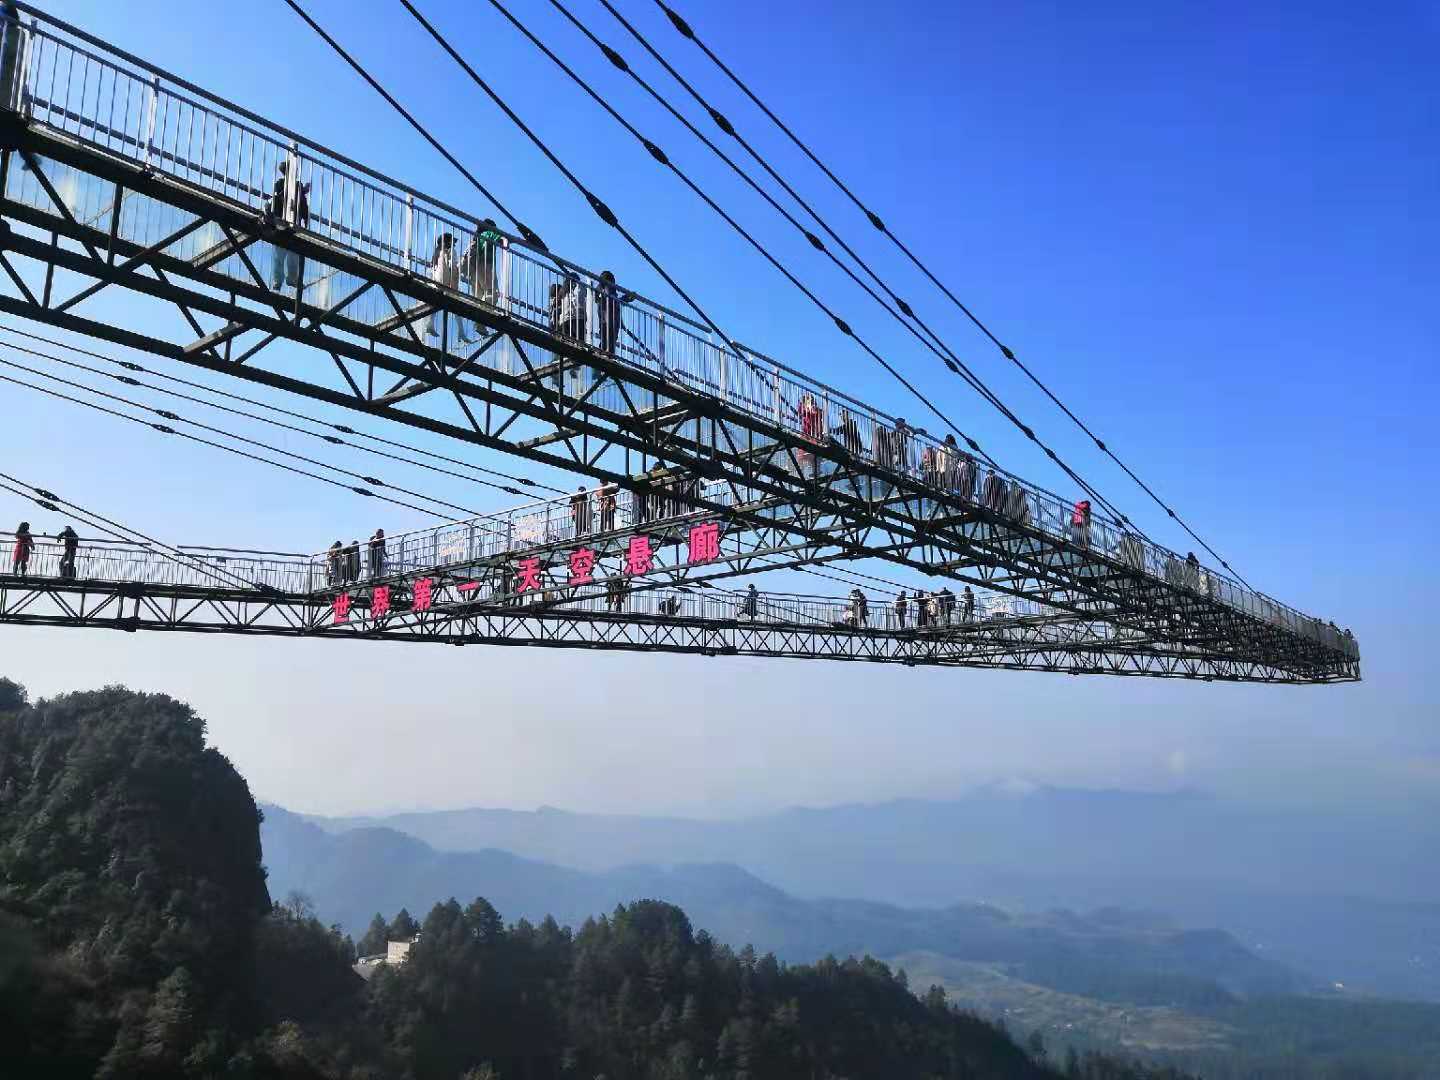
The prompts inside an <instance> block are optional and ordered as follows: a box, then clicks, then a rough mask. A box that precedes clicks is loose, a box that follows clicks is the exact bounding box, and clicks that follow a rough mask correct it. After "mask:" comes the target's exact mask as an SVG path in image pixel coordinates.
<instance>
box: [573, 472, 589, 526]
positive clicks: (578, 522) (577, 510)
mask: <svg viewBox="0 0 1440 1080" xmlns="http://www.w3.org/2000/svg"><path fill="white" fill-rule="evenodd" d="M570 521H571V522H572V523H573V524H574V526H575V535H576V537H577V538H578V537H581V536H585V535H586V534H587V533H589V532H590V496H589V494H588V493H587V492H586V491H585V485H584V484H581V485H580V486H579V487H578V488H577V489H576V490H575V494H574V495H571V496H570Z"/></svg>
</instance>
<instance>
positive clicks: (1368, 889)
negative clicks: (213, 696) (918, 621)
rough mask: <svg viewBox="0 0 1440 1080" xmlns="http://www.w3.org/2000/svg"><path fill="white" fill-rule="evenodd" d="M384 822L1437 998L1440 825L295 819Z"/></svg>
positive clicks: (1064, 793) (1048, 810) (449, 843)
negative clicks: (1130, 932)
mask: <svg viewBox="0 0 1440 1080" xmlns="http://www.w3.org/2000/svg"><path fill="white" fill-rule="evenodd" d="M308 820H310V821H311V822H312V823H314V824H317V825H319V826H321V827H322V828H323V829H324V830H326V831H328V832H332V833H343V832H345V831H347V830H350V829H354V828H356V827H371V826H383V827H387V828H392V829H396V830H398V831H401V832H403V833H406V834H408V835H410V836H413V837H416V838H417V839H420V840H422V841H424V842H426V843H427V844H429V845H431V846H432V847H433V848H435V849H437V850H439V851H442V852H465V851H476V850H481V849H498V850H502V851H507V852H511V853H513V854H516V855H519V856H522V857H525V858H529V859H536V860H541V861H544V862H547V863H551V864H555V865H557V866H560V867H568V868H571V869H576V870H582V871H588V872H598V873H607V872H610V871H612V870H615V869H617V868H620V867H625V866H630V865H634V864H645V865H652V866H659V867H665V866H675V865H678V864H690V863H730V864H735V865H738V866H743V867H744V868H745V869H746V870H748V871H750V872H751V873H753V874H755V875H756V876H757V877H759V878H760V879H761V880H763V881H766V882H771V883H773V884H774V885H775V886H776V887H778V888H780V889H783V890H784V891H785V892H787V893H788V894H790V895H792V896H797V897H802V898H818V897H826V896H846V897H854V898H857V899H863V900H871V901H876V902H880V903H889V904H894V905H897V906H900V907H905V908H944V907H946V906H948V905H950V904H953V903H955V902H956V901H958V900H967V899H968V900H983V901H988V902H992V903H995V904H998V905H1000V906H1002V907H1006V908H1016V909H1022V910H1045V909H1049V908H1053V907H1069V908H1082V909H1093V908H1102V907H1111V906H1116V907H1123V908H1144V909H1155V910H1161V911H1165V912H1167V913H1169V914H1170V915H1171V916H1173V917H1174V918H1175V919H1176V920H1177V921H1178V922H1180V923H1182V924H1185V925H1190V926H1223V927H1225V928H1226V929H1228V930H1231V931H1232V932H1234V933H1236V934H1237V935H1239V937H1240V938H1241V940H1242V941H1244V943H1245V944H1246V945H1247V946H1249V947H1251V948H1252V949H1257V950H1260V951H1261V953H1262V955H1265V956H1273V957H1275V958H1277V959H1279V960H1281V961H1282V962H1284V963H1285V964H1288V965H1290V966H1293V967H1296V968H1299V969H1301V970H1306V971H1311V972H1314V973H1316V974H1317V975H1320V976H1323V977H1324V978H1325V979H1326V980H1327V981H1337V982H1344V983H1346V985H1347V986H1351V987H1354V988H1356V989H1360V990H1365V991H1370V992H1375V993H1382V994H1388V995H1392V996H1405V997H1418V998H1425V999H1429V1000H1436V1001H1440V903H1437V902H1436V901H1435V898H1436V897H1440V860H1436V859H1435V858H1434V852H1435V851H1437V850H1440V820H1436V819H1433V818H1428V817H1423V816H1416V817H1412V818H1405V819H1400V818H1395V819H1394V820H1392V819H1391V818H1377V817H1374V816H1373V815H1371V814H1370V812H1369V811H1367V810H1365V808H1363V807H1359V808H1357V809H1356V810H1355V811H1353V812H1350V813H1348V815H1347V816H1343V817H1339V818H1325V819H1317V817H1316V816H1315V815H1314V814H1313V813H1301V812H1296V811H1285V810H1277V809H1257V808H1254V807H1248V806H1244V805H1239V804H1234V803H1229V802H1226V801H1224V800H1221V799H1217V798H1215V797H1213V796H1210V795H1208V794H1205V793H1203V792H1198V791H1194V790H1183V791H1176V792H1168V793H1167V792H1162V793H1153V792H1127V791H1086V790H1074V789H1065V788H1055V787H1042V786H1033V785H1024V784H1000V785H992V786H990V787H986V788H980V789H976V790H973V791H971V792H969V793H966V794H964V795H962V796H960V797H957V798H955V799H951V800H948V801H943V802H939V801H926V800H920V799H902V800H894V801H890V802H883V803H875V804H849V805H842V806H835V807H826V808H792V809H789V810H785V811H780V812H778V813H774V814H768V815H764V816H760V817H754V818H749V819H745V820H740V821H720V822H715V821H696V820H689V819H685V818H678V817H643V816H632V815H607V814H583V813H574V812H570V811H565V810H557V809H554V808H549V807H545V808H541V809H540V810H536V811H516V810H497V809H485V808H470V809H462V810H450V811H436V812H413V813H405V814H395V815H389V816H385V817H369V818H320V817H312V818H309V819H308Z"/></svg>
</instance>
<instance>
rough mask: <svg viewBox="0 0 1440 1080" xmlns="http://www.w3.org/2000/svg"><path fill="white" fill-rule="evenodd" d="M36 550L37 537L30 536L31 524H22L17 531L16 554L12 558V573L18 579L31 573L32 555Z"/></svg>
mask: <svg viewBox="0 0 1440 1080" xmlns="http://www.w3.org/2000/svg"><path fill="white" fill-rule="evenodd" d="M34 550H35V537H33V536H31V535H30V523H29V522H28V521H22V522H20V527H19V528H18V529H16V530H15V552H14V554H13V555H12V556H11V557H10V571H11V573H13V574H14V575H15V576H16V577H24V576H25V575H26V574H28V573H29V572H30V553H31V552H32V551H34Z"/></svg>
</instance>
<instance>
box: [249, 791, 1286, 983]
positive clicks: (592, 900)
mask: <svg viewBox="0 0 1440 1080" xmlns="http://www.w3.org/2000/svg"><path fill="white" fill-rule="evenodd" d="M265 815H266V817H265V822H264V824H263V826H262V841H263V845H264V852H265V862H266V867H267V869H268V871H269V874H270V887H271V889H272V891H274V892H275V894H276V895H281V896H283V895H285V894H286V893H287V892H288V891H289V890H291V889H296V890H299V891H302V892H304V893H306V894H307V895H309V896H310V898H311V899H312V900H313V902H314V903H315V905H316V908H317V910H318V911H319V913H320V915H321V917H322V918H323V919H325V920H334V921H338V922H340V923H341V924H342V925H343V926H344V927H345V928H346V929H348V930H350V931H351V932H352V933H356V934H358V933H359V932H360V931H361V930H362V929H363V928H364V927H365V925H366V923H367V922H368V921H369V919H370V917H371V916H372V915H373V914H375V913H376V912H384V913H389V912H394V911H398V910H399V909H400V908H402V907H405V908H408V909H410V910H411V911H418V910H426V909H428V907H429V906H430V905H431V904H433V903H434V902H435V901H436V900H441V899H445V898H448V897H451V896H454V897H456V898H457V899H460V900H461V901H462V902H465V901H468V900H470V899H473V898H474V897H476V896H484V897H485V898H486V899H488V900H489V901H490V902H491V903H492V904H494V905H495V907H496V908H497V909H499V910H500V912H501V913H502V914H503V915H504V916H505V918H506V919H507V920H514V919H518V918H521V917H524V918H528V919H530V920H531V921H538V920H540V919H541V918H543V917H544V916H545V915H554V916H555V917H556V918H557V919H558V920H559V921H560V922H562V923H569V924H574V925H578V924H580V923H582V922H584V920H585V919H586V918H587V917H590V916H594V915H599V914H601V913H604V912H607V911H609V910H612V909H613V908H614V907H615V906H616V905H617V904H620V903H629V902H631V901H633V900H636V899H642V898H644V899H658V900H665V901H668V902H670V903H674V904H677V905H680V906H682V907H683V908H685V909H686V910H687V911H689V912H691V913H692V917H693V918H694V919H695V921H696V923H697V924H698V925H702V926H705V927H706V928H708V929H709V930H710V932H711V933H713V934H714V935H715V936H716V937H717V938H718V939H719V940H721V941H725V942H728V943H730V944H732V945H734V946H735V947H737V948H738V947H740V946H743V945H746V944H751V945H754V946H755V948H756V949H757V950H758V951H760V952H762V953H765V952H773V953H775V954H776V955H777V956H779V957H780V958H781V959H784V960H789V961H792V962H812V961H814V960H816V959H818V958H820V957H822V956H825V955H827V954H835V955H840V956H843V955H847V954H851V953H854V954H857V955H858V954H865V953H869V954H871V955H875V956H893V955H898V954H901V953H906V952H913V951H922V950H928V951H932V952H937V953H941V954H944V955H948V956H954V957H958V958H962V959H967V960H977V961H985V962H990V963H1000V964H1006V965H1013V966H1015V967H1016V968H1017V969H1019V970H1023V971H1025V972H1027V973H1028V974H1031V975H1038V976H1039V977H1044V973H1046V972H1060V971H1083V972H1087V973H1097V972H1098V973H1105V974H1107V975H1113V974H1114V973H1116V972H1124V973H1135V974H1144V975H1168V976H1173V977H1175V978H1179V979H1184V980H1193V981H1195V982H1197V983H1198V982H1203V983H1207V984H1208V983H1213V984H1214V985H1215V986H1218V987H1222V988H1225V989H1227V990H1236V991H1244V992H1249V991H1258V990H1266V991H1269V990H1274V991H1287V990H1294V989H1298V988H1300V987H1302V986H1303V985H1305V984H1304V980H1303V979H1302V978H1301V977H1299V976H1297V975H1296V974H1295V973H1293V972H1291V971H1289V970H1288V969H1286V968H1284V967H1283V966H1282V965H1279V964H1277V963H1275V962H1273V961H1270V960H1266V959H1264V958H1261V957H1258V956H1256V955H1254V954H1253V953H1251V952H1249V951H1248V950H1246V949H1245V948H1244V947H1243V946H1241V945H1240V943H1239V942H1238V941H1236V940H1235V939H1234V938H1233V937H1232V936H1230V935H1229V934H1226V933H1224V932H1223V931H1218V930H1206V931H1186V930H1179V929H1176V928H1174V927H1173V926H1170V925H1168V924H1167V923H1165V921H1164V920H1162V919H1159V918H1157V917H1156V916H1154V915H1149V914H1142V913H1134V912H1123V911H1119V910H1116V909H1110V910H1108V911H1101V912H1097V913H1095V914H1094V915H1089V916H1086V915H1080V914H1077V913H1075V912H1071V911H1054V912H1048V913H1043V914H1037V915H1023V916H1021V915H1014V914H1010V913H1007V912H1006V911H1003V910H1001V909H999V908H997V907H994V906H990V905H985V904H953V905H950V906H948V907H944V908H934V909H908V908H900V907H897V906H895V905H891V904H885V903H879V902H875V901H866V900H843V899H821V900H802V899H798V898H796V897H793V896H791V895H789V894H787V893H786V892H784V891H783V890H781V889H778V888H776V887H774V886H772V885H769V884H767V883H766V882H764V881H762V880H761V879H759V878H757V877H755V876H754V875H753V874H750V873H748V872H747V871H745V870H743V869H741V868H740V867H738V866H734V865H732V864H726V863H704V864H682V865H677V866H673V867H669V868H662V867H657V866H653V865H632V866H625V867H618V868H615V869H612V870H608V871H604V872H599V873H594V872H587V871H581V870H575V869H571V868H567V867H561V866H556V865H554V864H551V863H545V862H540V861H536V860H533V859H527V858H522V857H519V856H516V855H513V854H510V853H508V852H503V851H497V850H490V849H487V850H483V851H470V852H444V851H437V850H435V849H434V848H432V847H430V846H429V845H428V844H425V843H424V842H423V841H420V840H417V839H416V838H414V837H412V836H407V835H405V834H403V833H401V832H398V831H396V830H394V829H388V828H380V827H373V826H367V827H360V828H354V829H350V830H347V831H343V832H338V833H327V832H326V831H325V830H322V829H321V828H319V827H318V826H317V825H315V824H313V823H312V822H309V821H307V820H305V819H303V818H301V817H299V816H298V815H294V814H290V813H289V812H288V811H285V810H283V809H281V808H279V807H273V806H272V807H266V808H265Z"/></svg>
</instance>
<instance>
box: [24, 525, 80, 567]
mask: <svg viewBox="0 0 1440 1080" xmlns="http://www.w3.org/2000/svg"><path fill="white" fill-rule="evenodd" d="M55 539H56V540H57V541H59V543H60V568H59V577H60V578H61V579H63V580H65V581H73V580H75V559H76V556H77V555H78V554H79V553H80V534H79V533H77V532H76V531H75V530H74V529H72V528H71V527H70V526H69V525H66V526H65V528H63V529H61V530H60V531H59V532H58V533H56V534H55ZM34 553H35V534H34V533H32V532H31V531H30V523H29V522H28V521H22V522H20V525H19V527H17V528H16V530H15V547H14V549H13V550H12V551H11V553H10V572H11V573H12V574H14V575H15V576H16V577H29V576H30V556H31V555H33V554H34Z"/></svg>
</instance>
